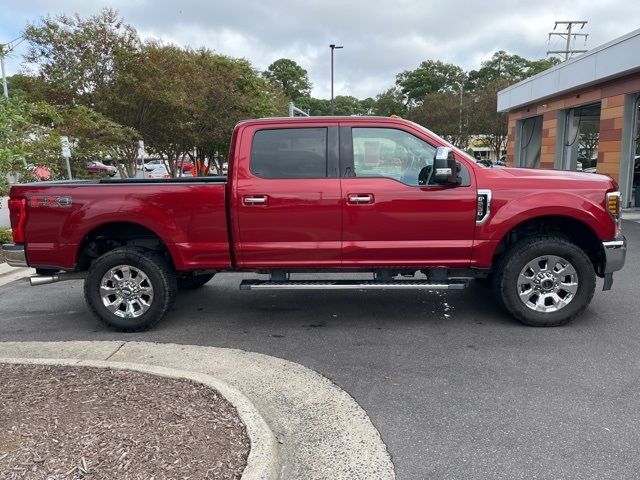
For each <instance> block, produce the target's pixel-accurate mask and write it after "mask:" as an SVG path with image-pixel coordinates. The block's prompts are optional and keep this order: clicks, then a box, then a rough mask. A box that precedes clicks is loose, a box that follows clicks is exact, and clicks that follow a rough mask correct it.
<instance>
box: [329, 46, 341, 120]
mask: <svg viewBox="0 0 640 480" xmlns="http://www.w3.org/2000/svg"><path fill="white" fill-rule="evenodd" d="M329 48H330V49H331V115H333V51H334V50H335V49H336V48H344V47H343V46H342V45H336V44H334V43H332V44H331V45H329Z"/></svg>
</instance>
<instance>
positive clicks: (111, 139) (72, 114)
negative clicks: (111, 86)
mask: <svg viewBox="0 0 640 480" xmlns="http://www.w3.org/2000/svg"><path fill="white" fill-rule="evenodd" d="M56 131H57V132H59V133H60V134H62V135H66V136H68V137H69V138H70V140H71V141H72V142H73V150H72V155H73V160H75V163H76V164H77V166H78V167H80V169H81V168H82V165H83V164H84V163H86V162H87V161H90V160H95V159H103V158H107V157H109V158H111V159H112V160H114V161H115V164H116V167H117V168H118V171H119V173H120V177H121V178H132V177H135V176H136V173H137V161H138V142H137V140H138V139H139V138H140V134H139V133H138V132H136V131H135V130H134V129H133V128H130V127H125V126H122V125H120V124H119V123H116V122H114V121H112V120H110V119H108V118H107V117H105V116H104V115H102V114H101V113H98V112H96V111H94V110H91V109H90V108H87V107H85V106H82V105H79V106H75V107H64V108H62V109H60V122H59V124H58V125H57V126H56Z"/></svg>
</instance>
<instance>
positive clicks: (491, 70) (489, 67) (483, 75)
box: [465, 50, 560, 90]
mask: <svg viewBox="0 0 640 480" xmlns="http://www.w3.org/2000/svg"><path fill="white" fill-rule="evenodd" d="M558 63H560V60H558V59H557V58H549V59H540V60H527V59H526V58H523V57H521V56H520V55H511V54H509V53H507V52H505V51H504V50H500V51H499V52H496V53H494V54H493V56H492V57H491V58H490V59H489V60H486V61H484V62H482V65H481V67H480V69H479V70H472V71H470V72H469V75H468V78H467V82H466V84H465V90H477V89H481V88H485V87H486V86H488V85H490V84H493V83H496V82H506V83H509V84H510V83H516V82H519V81H520V80H522V79H524V78H528V77H531V76H533V75H536V74H538V73H540V72H542V71H544V70H547V69H548V68H551V67H552V66H554V65H557V64H558Z"/></svg>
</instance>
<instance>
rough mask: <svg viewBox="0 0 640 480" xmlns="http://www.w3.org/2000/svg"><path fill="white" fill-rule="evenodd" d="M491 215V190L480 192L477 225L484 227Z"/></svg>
mask: <svg viewBox="0 0 640 480" xmlns="http://www.w3.org/2000/svg"><path fill="white" fill-rule="evenodd" d="M490 214H491V190H478V203H477V206H476V223H477V224H478V225H482V224H483V223H484V222H485V221H486V220H487V218H489V215H490Z"/></svg>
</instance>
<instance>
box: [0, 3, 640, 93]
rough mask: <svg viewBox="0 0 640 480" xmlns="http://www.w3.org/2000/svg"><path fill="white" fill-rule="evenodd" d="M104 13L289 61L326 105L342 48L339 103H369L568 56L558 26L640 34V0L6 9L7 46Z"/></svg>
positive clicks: (592, 42) (148, 29)
mask: <svg viewBox="0 0 640 480" xmlns="http://www.w3.org/2000/svg"><path fill="white" fill-rule="evenodd" d="M103 6H111V7H114V8H116V9H118V10H119V12H120V14H121V15H122V16H123V17H124V19H125V20H126V21H127V22H128V23H130V24H132V25H133V26H134V27H135V28H136V29H137V30H138V32H139V33H140V35H141V36H142V37H145V38H146V37H155V38H161V39H163V40H164V41H166V42H172V43H176V44H178V45H188V46H191V47H194V48H195V47H199V46H206V47H208V48H210V49H212V50H214V51H216V52H218V53H223V54H226V55H231V56H235V57H244V58H247V59H248V60H250V61H251V62H252V64H253V65H254V67H256V68H258V69H260V70H264V69H265V68H266V67H267V66H268V65H269V64H270V63H271V62H272V61H274V60H276V59H278V58H282V57H287V58H291V59H293V60H295V61H296V62H298V63H299V64H300V65H302V66H303V67H304V68H306V69H307V70H308V71H309V76H310V79H311V81H312V82H313V84H314V88H313V95H314V96H317V97H320V98H327V97H328V96H329V92H330V90H329V89H330V84H329V81H330V80H329V79H330V54H329V47H328V45H329V44H330V43H336V44H339V45H344V49H343V50H338V51H336V58H335V82H336V83H335V85H336V94H337V95H338V94H345V95H346V94H350V95H355V96H357V97H360V98H364V97H367V96H375V94H376V93H379V92H380V91H382V90H384V89H385V88H388V87H390V86H391V85H392V84H393V82H394V79H395V75H396V73H398V72H400V71H402V70H406V69H412V68H415V67H416V66H417V65H418V64H419V63H420V62H421V61H422V60H426V59H434V60H436V59H439V60H443V61H445V62H451V63H456V64H458V65H460V66H462V67H463V68H465V69H467V70H470V69H473V68H478V66H479V64H480V62H482V61H483V60H485V59H487V58H488V57H490V56H491V54H492V53H493V52H494V51H496V50H507V51H509V52H511V53H517V54H519V55H522V56H525V57H528V58H542V57H544V56H545V52H546V51H547V50H549V49H558V48H561V47H562V44H561V40H554V41H552V42H551V44H548V43H547V32H548V31H550V30H551V29H552V28H553V22H554V20H588V21H589V24H588V25H587V28H586V29H585V30H584V31H585V32H588V33H589V34H590V36H589V39H588V43H587V46H588V48H593V47H596V46H598V45H600V44H602V43H605V42H607V41H609V40H611V39H613V38H616V37H618V36H620V35H623V34H625V33H628V32H630V31H632V30H635V29H637V28H640V1H637V0H634V1H632V0H586V1H585V0H572V1H570V2H559V1H557V0H535V1H531V0H527V1H520V0H517V1H506V0H496V1H493V2H480V1H477V0H476V1H475V2H473V1H463V0H395V1H381V0H343V1H337V0H307V1H304V0H279V1H269V0H242V1H220V0H209V1H206V0H175V1H167V2H165V1H152V0H111V1H110V2H103V1H95V0H58V1H47V0H3V1H2V2H1V5H0V43H5V42H7V41H9V40H12V39H14V38H15V37H18V36H19V35H20V33H21V31H22V29H23V28H24V26H25V25H26V23H27V22H34V21H37V20H38V18H40V17H42V16H44V15H47V14H49V13H50V14H57V13H62V12H64V13H79V14H81V15H88V14H92V13H95V12H97V11H98V10H99V9H100V8H101V7H103ZM583 45H584V42H583V41H582V40H578V42H577V44H576V47H582V46H583ZM23 46H24V44H23V45H22V46H21V47H20V48H18V49H17V50H16V53H15V54H14V55H13V56H12V58H9V59H8V60H7V70H8V74H12V73H16V72H17V71H19V69H20V53H21V52H22V51H23V50H22V47H23Z"/></svg>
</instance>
